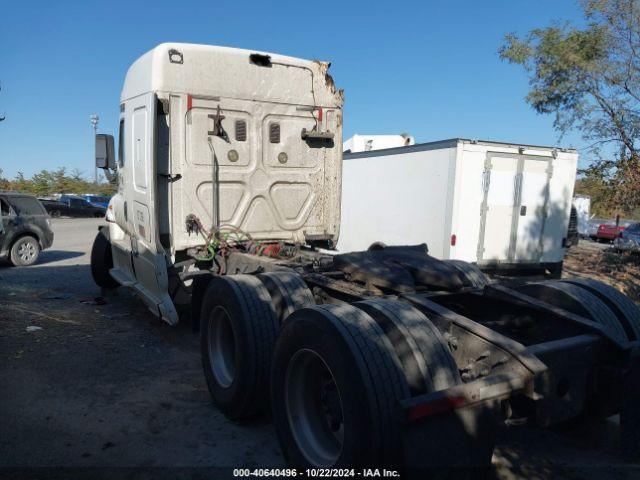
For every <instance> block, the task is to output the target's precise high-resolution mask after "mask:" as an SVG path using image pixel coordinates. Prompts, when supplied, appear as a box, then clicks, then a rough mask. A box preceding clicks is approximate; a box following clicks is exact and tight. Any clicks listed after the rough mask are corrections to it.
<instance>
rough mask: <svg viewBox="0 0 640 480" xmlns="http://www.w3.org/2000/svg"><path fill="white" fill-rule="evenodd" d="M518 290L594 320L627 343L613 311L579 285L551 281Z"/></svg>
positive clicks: (527, 285) (614, 336)
mask: <svg viewBox="0 0 640 480" xmlns="http://www.w3.org/2000/svg"><path fill="white" fill-rule="evenodd" d="M516 290H518V291H520V292H522V293H524V294H525V295H529V296H530V297H534V298H537V299H538V300H542V301H543V302H547V303H549V304H551V305H554V306H557V307H560V308H562V309H564V310H567V311H569V312H571V313H574V314H576V315H580V316H582V317H585V318H587V319H589V320H593V321H594V322H596V323H599V324H601V325H602V326H603V327H605V328H606V329H607V331H608V332H609V333H610V334H611V336H612V337H613V338H615V339H617V340H620V341H623V342H626V341H627V334H626V332H625V331H624V328H622V324H621V323H620V321H619V320H618V319H617V318H616V315H615V314H614V313H613V312H612V311H611V309H610V308H609V307H607V305H606V304H605V303H604V302H603V301H602V300H600V299H599V298H598V297H597V296H595V295H594V294H592V293H590V292H588V291H587V290H585V289H583V288H581V287H579V286H577V285H573V284H570V283H564V282H561V281H549V282H540V283H529V284H526V285H522V286H520V287H518V288H516Z"/></svg>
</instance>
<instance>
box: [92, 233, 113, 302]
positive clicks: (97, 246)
mask: <svg viewBox="0 0 640 480" xmlns="http://www.w3.org/2000/svg"><path fill="white" fill-rule="evenodd" d="M112 268H113V253H112V252H111V242H110V239H109V229H108V228H107V227H100V229H99V230H98V234H97V235H96V238H95V240H94V241H93V247H91V276H92V277H93V281H94V282H96V285H98V286H99V287H102V288H106V289H109V290H113V289H114V288H117V287H118V282H116V280H115V279H114V278H113V277H112V276H111V275H110V274H109V270H111V269H112Z"/></svg>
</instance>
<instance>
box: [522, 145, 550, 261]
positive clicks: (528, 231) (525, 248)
mask: <svg viewBox="0 0 640 480" xmlns="http://www.w3.org/2000/svg"><path fill="white" fill-rule="evenodd" d="M549 160H550V159H549V158H545V157H542V158H540V159H533V158H524V159H523V169H522V174H521V181H520V202H519V206H518V207H519V211H517V212H516V215H519V218H518V226H517V236H516V244H515V260H516V262H539V261H540V256H541V254H542V252H541V251H540V249H541V246H542V242H541V237H542V234H543V231H544V227H545V223H546V217H547V208H548V206H547V198H548V191H547V188H548V184H549V173H548V168H549Z"/></svg>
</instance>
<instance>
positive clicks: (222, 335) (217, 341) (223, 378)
mask: <svg viewBox="0 0 640 480" xmlns="http://www.w3.org/2000/svg"><path fill="white" fill-rule="evenodd" d="M208 347H209V365H210V367H211V372H212V373H213V376H214V378H215V379H216V381H217V382H218V384H219V385H220V386H221V387H222V388H229V387H230V386H231V384H232V383H233V380H234V378H235V374H236V339H235V334H234V331H233V324H232V322H231V316H230V315H229V312H227V310H226V309H225V308H224V307H220V306H218V307H215V308H214V309H213V311H212V312H211V315H210V317H209V336H208Z"/></svg>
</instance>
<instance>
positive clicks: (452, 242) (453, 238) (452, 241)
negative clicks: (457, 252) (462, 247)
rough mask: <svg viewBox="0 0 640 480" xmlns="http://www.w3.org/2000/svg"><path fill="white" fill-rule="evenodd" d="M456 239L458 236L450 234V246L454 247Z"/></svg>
mask: <svg viewBox="0 0 640 480" xmlns="http://www.w3.org/2000/svg"><path fill="white" fill-rule="evenodd" d="M457 240H458V237H456V234H455V233H454V234H453V235H451V246H452V247H455V246H456V241H457Z"/></svg>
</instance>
